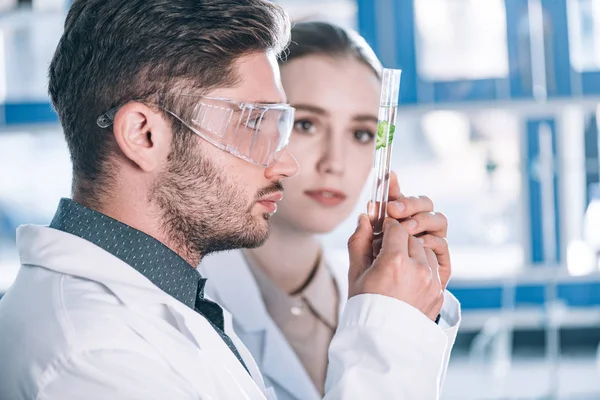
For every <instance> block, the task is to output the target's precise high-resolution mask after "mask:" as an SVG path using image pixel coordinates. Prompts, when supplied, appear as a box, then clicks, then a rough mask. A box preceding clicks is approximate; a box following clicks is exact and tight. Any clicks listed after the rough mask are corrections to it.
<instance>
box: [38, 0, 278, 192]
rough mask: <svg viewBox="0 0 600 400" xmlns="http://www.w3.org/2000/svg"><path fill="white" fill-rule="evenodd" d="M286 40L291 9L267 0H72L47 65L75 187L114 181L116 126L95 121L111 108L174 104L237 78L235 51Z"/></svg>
mask: <svg viewBox="0 0 600 400" xmlns="http://www.w3.org/2000/svg"><path fill="white" fill-rule="evenodd" d="M288 40H289V21H288V19H287V16H286V14H285V12H284V11H283V10H282V9H281V8H280V7H279V6H277V5H274V4H272V3H271V2H270V1H267V0H75V1H74V2H73V5H72V6H71V9H70V10H69V13H68V15H67V19H66V22H65V31H64V33H63V35H62V38H61V40H60V42H59V44H58V47H57V49H56V52H55V54H54V58H53V59H52V63H51V64H50V72H49V78H50V81H49V92H50V97H51V99H52V104H53V106H54V109H55V110H56V112H57V113H58V116H59V118H60V121H61V124H62V127H63V130H64V134H65V138H66V141H67V144H68V146H69V150H70V153H71V159H72V162H73V182H74V187H78V189H77V190H78V191H82V192H84V193H85V195H86V197H87V196H91V197H96V198H97V197H98V195H100V194H101V193H100V192H99V191H102V190H103V188H106V187H108V186H110V182H111V179H110V178H111V171H110V169H109V168H107V161H108V160H109V154H110V150H109V149H110V146H111V145H110V143H111V136H112V134H111V130H110V129H101V128H99V127H98V126H97V125H96V120H97V118H98V117H99V116H101V115H102V114H104V113H105V112H106V111H108V110H110V109H112V108H113V107H116V106H119V105H123V104H125V103H127V102H128V101H132V100H136V101H141V102H145V103H147V104H149V105H157V103H158V101H160V103H161V105H163V106H164V107H166V108H169V107H170V109H173V111H175V110H176V109H177V108H178V107H176V104H175V103H176V96H175V95H176V94H177V93H181V92H184V91H185V92H187V93H190V92H192V91H205V90H209V89H211V88H215V87H227V86H232V85H234V84H235V83H236V81H237V77H236V76H235V71H234V70H233V68H232V67H233V64H234V62H235V61H236V60H237V59H238V58H240V57H242V56H244V55H248V54H251V53H254V52H262V51H269V50H271V51H273V52H275V53H276V54H277V53H280V52H281V51H282V50H283V49H284V48H285V46H286V45H287V43H288ZM170 119H171V121H172V123H173V124H174V125H175V123H174V122H173V119H172V118H170ZM174 130H176V126H174ZM188 136H190V135H175V139H174V146H176V145H177V144H176V143H175V141H176V140H180V141H181V140H186V139H185V137H188ZM178 147H181V143H180V145H179V146H178ZM175 148H176V147H175Z"/></svg>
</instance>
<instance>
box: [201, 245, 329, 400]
mask: <svg viewBox="0 0 600 400" xmlns="http://www.w3.org/2000/svg"><path fill="white" fill-rule="evenodd" d="M209 263H210V264H209ZM207 265H210V268H206V269H203V272H204V276H205V277H206V278H208V282H209V284H212V285H213V287H215V288H216V291H217V292H218V295H219V300H220V304H221V305H222V306H223V307H225V308H226V309H227V310H228V311H229V312H230V313H231V314H232V315H233V316H235V319H236V322H237V326H236V328H239V332H238V333H239V334H240V335H243V334H258V335H262V336H263V341H262V342H263V343H264V347H263V353H262V358H261V360H262V362H261V372H262V373H263V375H265V376H268V377H269V378H270V379H271V380H273V381H275V382H277V384H278V385H280V386H282V387H283V388H285V389H286V390H287V391H288V392H289V393H290V394H292V395H293V396H295V397H296V398H298V399H303V400H304V399H317V398H320V396H319V393H318V392H317V390H316V389H315V387H314V385H313V383H312V381H311V380H310V377H309V376H308V374H307V373H306V371H305V370H304V368H303V367H302V363H301V362H300V360H299V359H298V357H297V356H296V353H294V351H293V349H292V348H291V346H289V344H288V343H287V341H286V339H285V337H284V336H283V334H282V333H281V331H280V330H279V328H277V325H275V323H274V322H273V320H272V319H271V318H270V316H269V313H268V311H267V309H266V307H265V305H264V303H263V300H262V297H261V294H260V289H259V288H258V285H257V284H256V281H255V279H254V276H253V275H252V272H251V271H250V267H249V266H248V264H247V262H246V259H245V257H244V255H243V253H242V251H241V250H233V251H228V252H225V253H220V254H217V255H215V258H214V259H213V260H208V262H207ZM282 359H283V360H296V361H297V362H294V363H283V364H282V363H281V360H282ZM290 376H293V377H296V379H290V378H289V377H290Z"/></svg>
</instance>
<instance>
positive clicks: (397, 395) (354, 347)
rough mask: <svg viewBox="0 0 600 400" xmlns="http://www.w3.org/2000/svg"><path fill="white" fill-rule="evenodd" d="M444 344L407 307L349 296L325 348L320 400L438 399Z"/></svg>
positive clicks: (424, 319) (394, 301)
mask: <svg viewBox="0 0 600 400" xmlns="http://www.w3.org/2000/svg"><path fill="white" fill-rule="evenodd" d="M448 342H449V340H448V336H447V334H446V333H445V332H444V331H443V330H442V328H441V327H440V326H438V325H436V324H435V323H434V322H433V321H431V320H430V319H429V318H427V317H426V316H425V315H424V314H423V313H421V312H420V311H419V310H417V309H416V308H414V307H412V306H410V305H408V304H407V303H404V302H402V301H399V300H397V299H394V298H391V297H386V296H382V295H376V294H362V295H358V296H354V297H352V298H351V299H350V300H348V303H347V304H346V307H345V309H344V312H343V314H342V316H341V319H340V323H339V325H338V329H337V331H336V334H335V336H334V337H333V340H332V342H331V345H330V347H329V366H328V371H327V381H326V385H325V386H326V387H325V397H324V399H326V400H333V399H344V400H348V399H407V400H413V399H419V400H430V399H438V398H439V396H440V386H441V382H442V377H443V375H444V368H445V359H446V356H447V353H448V346H449V343H448Z"/></svg>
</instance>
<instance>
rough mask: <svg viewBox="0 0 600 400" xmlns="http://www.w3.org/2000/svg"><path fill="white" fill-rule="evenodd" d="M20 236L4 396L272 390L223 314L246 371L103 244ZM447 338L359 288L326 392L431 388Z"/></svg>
mask: <svg viewBox="0 0 600 400" xmlns="http://www.w3.org/2000/svg"><path fill="white" fill-rule="evenodd" d="M17 246H18V248H19V253H20V258H21V263H22V267H21V269H20V271H19V274H18V276H17V278H16V281H15V283H14V285H13V286H12V287H11V289H10V290H9V291H8V293H7V294H6V295H5V296H4V297H3V298H2V300H0V338H2V339H1V340H0V360H1V362H0V400H26V399H27V400H30V399H37V400H47V399H53V400H54V399H61V400H75V399H77V400H79V399H86V400H106V399H145V400H147V399H157V400H158V399H160V400H166V399H168V400H177V399H182V400H183V399H185V400H192V399H226V400H229V399H236V400H237V399H240V400H241V399H265V398H271V399H272V398H275V395H274V393H273V391H272V390H271V391H269V390H267V389H266V388H265V385H264V382H263V379H262V376H261V373H260V371H259V369H258V367H257V364H256V363H255V362H254V360H253V358H252V356H251V354H250V353H249V351H248V350H247V348H246V347H245V346H244V345H243V343H242V342H241V341H240V339H239V338H238V337H237V336H236V335H235V333H234V332H233V330H232V321H231V316H230V315H229V314H228V313H225V332H226V333H227V334H228V335H229V336H230V337H231V339H232V341H233V342H234V343H235V344H236V346H237V347H238V350H239V353H240V354H241V356H242V358H243V359H244V362H245V364H246V365H247V367H248V369H249V371H250V373H251V375H250V374H249V373H248V372H247V371H246V370H245V369H244V367H243V366H242V365H241V363H240V362H239V361H238V360H237V358H236V357H235V356H234V355H233V353H232V352H231V351H230V349H229V348H228V347H227V345H226V344H225V343H224V341H223V340H222V339H221V337H220V336H219V335H218V334H217V333H216V331H215V330H214V329H213V327H212V326H211V325H210V324H209V323H208V321H207V320H206V319H204V318H203V317H202V316H201V315H200V314H198V313H196V312H195V311H193V310H191V309H190V308H188V307H187V306H185V305H184V304H182V303H180V302H179V301H177V300H176V299H174V298H173V297H171V296H169V295H167V294H166V293H164V292H162V291H161V290H160V289H158V288H157V287H156V286H154V285H153V284H152V283H151V282H150V281H149V280H148V279H147V278H145V277H144V276H143V275H141V274H140V273H139V272H137V271H136V270H134V269H133V268H131V267H130V266H129V265H127V264H125V263H124V262H122V261H121V260H119V259H118V258H117V257H115V256H113V255H111V254H110V253H108V252H106V251H104V250H102V249H100V248H99V247H97V246H95V245H93V244H91V243H90V242H87V241H85V240H83V239H81V238H78V237H76V236H73V235H70V234H68V233H64V232H61V231H58V230H54V229H51V228H48V227H37V226H25V227H21V228H19V230H18V231H17ZM224 267H225V268H226V267H227V266H224ZM233 267H235V266H233ZM237 298H238V301H244V299H243V296H241V293H240V296H239V297H237ZM404 325H407V326H411V327H412V329H410V330H407V329H404V328H405V327H404ZM447 348H448V338H447V336H446V335H445V334H444V333H443V332H442V331H441V330H440V329H439V327H437V326H436V325H435V324H434V323H433V322H431V321H429V320H428V319H427V318H426V317H424V316H423V315H422V314H421V313H419V312H418V311H417V310H416V309H414V308H412V307H410V306H409V305H407V304H405V303H403V302H400V301H398V300H395V299H392V298H389V297H385V296H379V295H361V296H356V297H354V298H352V299H351V300H350V301H349V302H348V303H347V305H346V308H345V311H344V314H343V315H342V317H341V321H340V325H339V328H338V331H337V333H336V335H335V337H334V339H333V341H332V345H331V350H330V359H331V361H330V368H329V371H328V376H329V378H328V379H329V381H328V389H327V394H326V395H325V398H326V399H366V398H369V399H394V398H397V399H415V400H417V399H418V400H425V399H436V398H438V396H439V381H440V379H441V377H442V370H443V366H444V355H445V354H446V351H447ZM269 359H272V357H271V358H269ZM263 361H264V360H263ZM298 374H299V376H300V378H299V379H302V378H301V376H302V375H301V372H298ZM300 387H301V386H300V385H299V386H298V388H299V390H301V389H300Z"/></svg>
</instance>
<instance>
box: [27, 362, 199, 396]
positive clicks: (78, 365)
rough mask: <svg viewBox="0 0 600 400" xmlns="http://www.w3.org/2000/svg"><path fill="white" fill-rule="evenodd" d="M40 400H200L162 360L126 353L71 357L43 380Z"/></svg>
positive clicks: (55, 365) (45, 374) (52, 367)
mask: <svg viewBox="0 0 600 400" xmlns="http://www.w3.org/2000/svg"><path fill="white" fill-rule="evenodd" d="M40 380H41V381H40V382H39V383H40V390H39V392H38V395H37V397H36V399H37V400H54V399H61V400H80V399H86V400H106V399H116V400H125V399H127V400H129V399H132V400H133V399H145V400H146V399H150V400H165V399H169V400H192V399H194V400H197V399H198V395H197V394H194V392H193V390H192V389H191V388H190V387H189V385H188V384H187V383H186V382H185V381H183V380H181V379H180V378H179V377H178V376H177V375H175V374H174V373H173V372H172V371H171V370H170V368H169V367H168V366H167V365H166V364H163V363H162V362H160V361H159V360H156V359H152V358H150V357H146V356H144V355H143V354H139V353H136V352H129V351H123V350H94V351H86V352H83V353H79V354H71V355H69V357H65V358H63V359H61V360H58V361H57V362H55V363H54V364H53V365H52V366H51V367H49V368H48V369H46V371H45V372H44V373H43V374H42V376H41V378H40Z"/></svg>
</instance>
